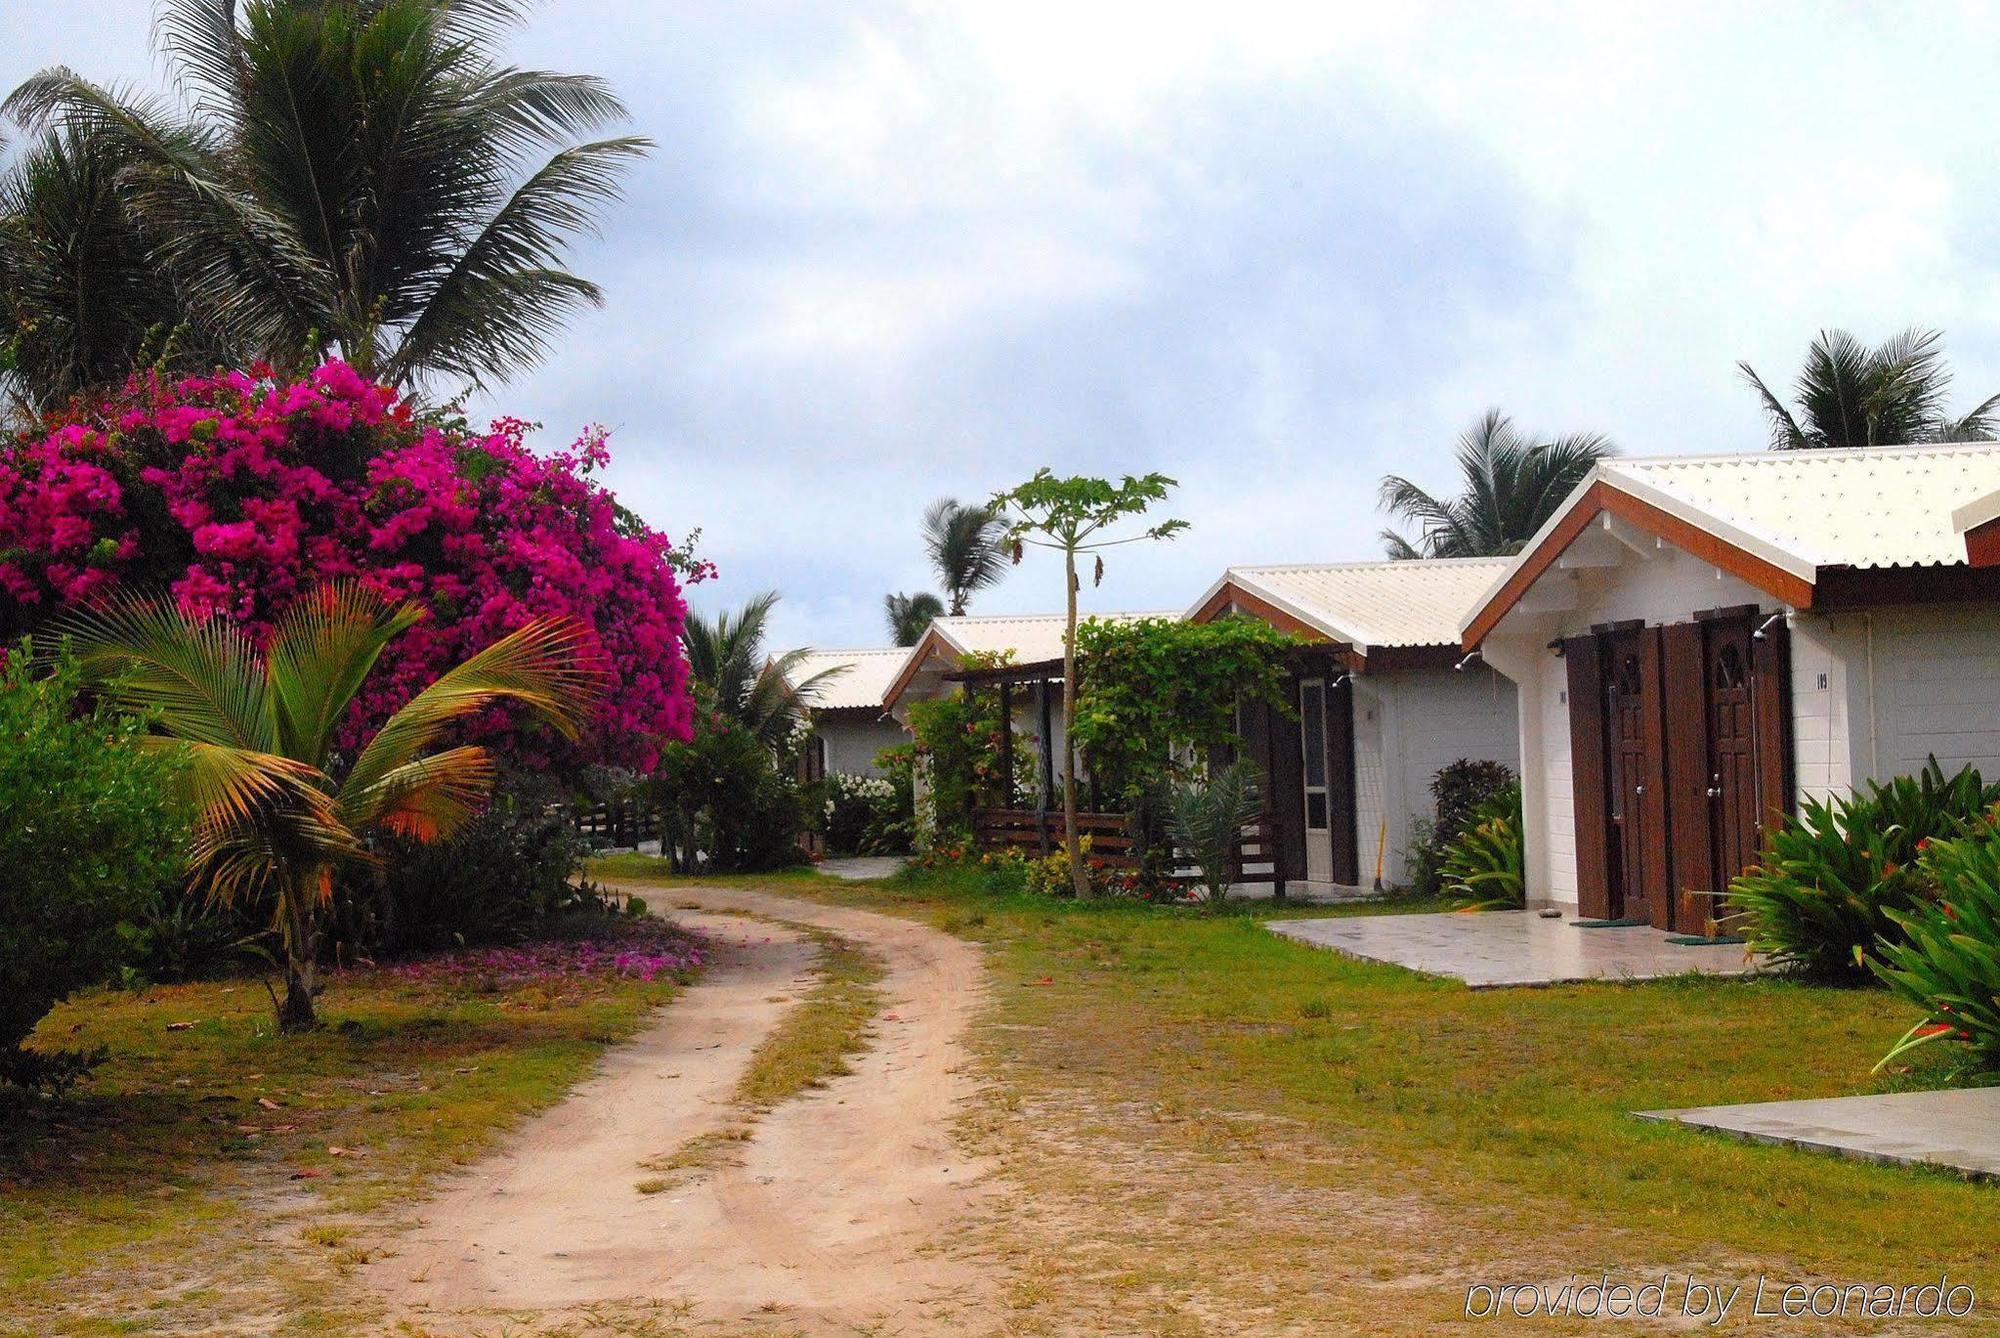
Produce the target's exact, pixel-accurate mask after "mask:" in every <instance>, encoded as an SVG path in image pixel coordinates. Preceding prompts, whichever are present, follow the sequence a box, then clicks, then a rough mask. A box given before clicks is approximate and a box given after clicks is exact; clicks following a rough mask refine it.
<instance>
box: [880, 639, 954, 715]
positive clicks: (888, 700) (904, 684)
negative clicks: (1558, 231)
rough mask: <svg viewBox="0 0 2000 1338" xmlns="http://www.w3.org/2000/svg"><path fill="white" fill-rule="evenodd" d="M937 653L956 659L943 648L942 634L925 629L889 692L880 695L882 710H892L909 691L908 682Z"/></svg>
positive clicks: (948, 650) (890, 686) (947, 649)
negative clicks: (940, 652)
mask: <svg viewBox="0 0 2000 1338" xmlns="http://www.w3.org/2000/svg"><path fill="white" fill-rule="evenodd" d="M939 651H943V652H944V653H945V655H946V656H947V657H950V658H956V657H955V656H952V655H951V651H950V649H949V648H948V647H946V646H945V644H944V634H943V633H942V632H939V631H938V630H937V628H935V627H926V628H925V629H924V634H923V635H922V636H921V637H919V638H917V644H916V645H915V646H914V647H913V648H912V649H911V651H910V657H909V658H908V659H907V660H904V661H903V667H902V669H901V670H900V671H898V672H897V674H896V678H895V681H894V682H892V683H890V684H889V690H888V691H887V692H885V693H883V694H882V709H883V710H885V711H888V710H892V709H894V707H895V705H896V703H897V702H898V701H900V700H901V699H902V696H903V694H904V693H905V692H907V691H908V690H909V687H910V680H911V679H913V678H915V677H916V676H917V674H918V673H919V672H921V671H922V669H923V667H924V666H925V665H926V664H929V663H930V659H931V656H932V655H933V654H936V653H937V652H939Z"/></svg>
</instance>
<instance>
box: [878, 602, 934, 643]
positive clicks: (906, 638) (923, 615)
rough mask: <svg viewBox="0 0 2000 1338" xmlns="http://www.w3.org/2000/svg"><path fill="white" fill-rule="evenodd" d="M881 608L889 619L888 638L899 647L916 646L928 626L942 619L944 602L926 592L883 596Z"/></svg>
mask: <svg viewBox="0 0 2000 1338" xmlns="http://www.w3.org/2000/svg"><path fill="white" fill-rule="evenodd" d="M882 608H883V611H884V612H885V613H886V614H887V615H888V617H889V638H890V640H892V641H894V642H895V643H896V644H897V645H899V646H914V645H916V644H917V643H918V642H919V641H922V640H923V639H924V632H925V631H926V630H927V629H928V628H929V627H930V625H931V624H932V623H933V622H935V621H936V620H937V619H939V618H942V617H944V601H943V600H941V599H939V598H938V597H937V596H936V595H934V594H932V593H931V592H930V591H928V590H919V591H917V593H915V594H914V595H884V596H883V597H882Z"/></svg>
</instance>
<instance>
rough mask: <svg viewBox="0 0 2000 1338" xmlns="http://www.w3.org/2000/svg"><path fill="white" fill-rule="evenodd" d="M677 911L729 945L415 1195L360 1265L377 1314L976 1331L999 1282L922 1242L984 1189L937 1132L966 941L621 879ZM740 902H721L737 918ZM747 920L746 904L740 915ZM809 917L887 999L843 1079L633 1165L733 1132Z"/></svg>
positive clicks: (951, 1115)
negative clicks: (710, 1162)
mask: <svg viewBox="0 0 2000 1338" xmlns="http://www.w3.org/2000/svg"><path fill="white" fill-rule="evenodd" d="M631 890H633V891H640V892H643V894H644V895H645V896H647V897H648V898H649V899H651V900H653V901H654V902H655V904H660V903H662V902H676V901H677V902H682V903H694V904H698V905H699V906H700V907H701V910H700V912H699V913H693V914H681V915H677V917H676V918H679V919H683V920H685V921H686V922H687V923H688V924H689V925H690V926H691V927H693V928H696V929H700V930H702V931H704V932H706V933H708V934H710V935H711V936H712V937H715V938H716V939H718V940H719V941H721V942H722V943H724V944H726V945H728V946H727V947H726V948H725V950H724V951H723V952H722V953H721V954H719V956H718V958H717V960H716V961H715V963H714V964H713V965H712V966H711V967H710V968H709V969H708V971H707V972H706V973H705V975H704V977H703V979H702V980H701V981H700V982H698V983H697V984H695V985H693V986H691V987H689V989H688V990H687V991H686V992H685V993H684V994H683V995H682V996H681V997H679V998H677V999H676V1000H675V1001H674V1002H673V1004H671V1005H670V1006H669V1007H668V1008H667V1009H666V1010H665V1012H664V1013H663V1014H662V1016H661V1017H660V1019H659V1020H658V1021H657V1022H656V1023H654V1024H653V1025H652V1026H651V1027H649V1028H648V1029H647V1030H646V1031H645V1032H644V1033H642V1034H641V1035H640V1036H639V1037H638V1038H636V1039H635V1040H634V1041H633V1042H631V1043H630V1044H627V1045H623V1046H620V1047H617V1048H616V1049H614V1050H613V1051H611V1052H610V1053H609V1055H608V1056H607V1057H606V1061H605V1064H604V1066H603V1068H602V1069H601V1070H600V1072H599V1073H598V1074H597V1075H596V1076H594V1077H592V1078H591V1079H589V1080H588V1081H586V1082H585V1083H583V1084H582V1085H580V1086H579V1087H578V1088H577V1089H576V1090H575V1091H574V1092H573V1093H572V1094H571V1095H570V1096H569V1098H568V1099H567V1100H565V1101H564V1102H563V1103H562V1104H561V1105H559V1106H557V1107H555V1108H554V1109H552V1110H550V1111H549V1112H547V1113H546V1114H544V1115H542V1116H540V1117H538V1118H537V1119H535V1120H534V1121H532V1122H531V1123H530V1124H529V1125H528V1126H527V1127H526V1128H524V1129H523V1130H522V1131H521V1132H520V1133H519V1134H518V1135H516V1136H515V1138H514V1139H512V1140H510V1142H509V1144H508V1145H507V1147H506V1149H505V1150H504V1151H502V1152H501V1153H500V1154H498V1155H496V1156H494V1157H492V1158H490V1159H488V1160H487V1161H486V1162H483V1163H482V1164H481V1165H479V1166H478V1167H476V1168H474V1169H473V1170H472V1171H471V1172H469V1173H468V1174H467V1175H466V1176H465V1177H463V1178H462V1179H461V1180H459V1181H457V1182H456V1183H454V1184H453V1185H451V1186H450V1187H449V1188H448V1189H447V1190H446V1191H445V1193H444V1194H442V1195H441V1196H440V1197H439V1198H437V1199H435V1200H433V1201H432V1202H431V1203H429V1204H428V1205H426V1206H425V1207H424V1208H423V1209H422V1210H421V1216H422V1221H421V1225H420V1226H418V1227H417V1228H416V1229H414V1230H413V1231H411V1232H410V1233H409V1234H408V1235H406V1236H405V1237H403V1238H402V1239H400V1240H397V1241H393V1242H389V1243H388V1244H389V1248H391V1249H394V1250H395V1251H397V1252H396V1253H395V1254H394V1255H392V1256H389V1257H386V1258H382V1259H380V1260H378V1261H377V1262H376V1263H374V1264H371V1265H370V1266H369V1269H368V1276H369V1278H370V1280H371V1281H372V1282H373V1283H374V1285H375V1286H376V1287H378V1288H379V1289H380V1290H381V1291H382V1292H383V1293H384V1295H385V1296H386V1297H387V1298H388V1300H389V1303H390V1316H389V1318H390V1319H391V1320H392V1321H396V1320H408V1321H409V1322H410V1323H412V1324H414V1325H417V1326H420V1327H421V1329H422V1330H423V1331H428V1332H440V1333H441V1332H447V1331H458V1332H480V1331H491V1330H492V1328H493V1326H494V1324H495V1323H497V1322H500V1321H501V1320H502V1317H507V1318H509V1319H514V1318H518V1317H530V1318H547V1319H550V1320H556V1319H558V1318H560V1317H562V1316H563V1315H564V1314H565V1313H570V1314H571V1315H572V1316H573V1312H576V1311H578V1310H580V1309H585V1308H590V1309H593V1310H601V1309H602V1308H603V1307H605V1306H606V1305H610V1306H614V1307H615V1306H618V1305H621V1304H631V1305H635V1306H647V1305H660V1304H664V1305H667V1306H670V1307H672V1308H673V1311H674V1313H676V1314H677V1315H684V1316H686V1318H687V1319H688V1320H690V1321H703V1322H707V1323H711V1324H721V1325H723V1326H725V1327H729V1326H733V1325H735V1324H736V1323H738V1322H748V1323H751V1324H755V1325H757V1326H758V1327H760V1328H762V1329H764V1330H767V1331H768V1330H769V1329H770V1328H771V1327H773V1326H782V1328H783V1329H784V1330H785V1331H787V1332H793V1331H803V1332H809V1333H853V1332H855V1331H857V1330H862V1331H873V1330H875V1329H877V1328H880V1327H884V1326H886V1327H887V1328H888V1329H890V1330H892V1331H896V1332H903V1333H912V1332H917V1333H921V1332H955V1333H965V1332H975V1333H976V1332H980V1331H982V1330H986V1329H990V1328H991V1327H993V1325H992V1321H991V1319H990V1318H989V1317H990V1316H991V1314H992V1306H993V1299H994V1292H995V1288H996V1281H995V1277H994V1274H993V1272H992V1270H991V1269H989V1268H986V1267H982V1266H980V1265H978V1264H977V1263H974V1262H971V1261H967V1260H962V1259H954V1258H950V1257H947V1255H946V1254H945V1253H944V1252H943V1251H942V1250H941V1249H940V1248H939V1247H938V1245H937V1242H938V1241H939V1240H940V1239H942V1238H945V1237H948V1236H950V1235H951V1234H952V1233H953V1229H954V1227H955V1225H956V1224H957V1223H958V1222H959V1221H960V1220H961V1219H962V1217H963V1214H964V1213H965V1211H966V1210H967V1209H968V1208H969V1207H971V1206H972V1205H973V1204H974V1203H975V1202H976V1201H978V1200H980V1199H982V1198H983V1197H984V1196H985V1195H986V1194H987V1193H989V1192H990V1191H989V1189H988V1187H987V1186H985V1185H984V1184H983V1183H982V1182H983V1181H984V1180H985V1178H986V1176H987V1173H988V1172H989V1171H990V1169H991V1167H990V1166H989V1165H988V1164H986V1163H985V1162H981V1161H975V1160H972V1159H969V1158H967V1157H965V1156H962V1155H960V1153H959V1151H958V1150H957V1147H956V1145H955V1142H954V1139H953V1133H952V1130H953V1124H954V1122H955V1121H956V1119H957V1118H958V1116H959V1115H960V1113H961V1112H962V1110H963V1109H964V1106H965V1103H966V1102H967V1101H968V1100H969V1099H970V1098H971V1096H972V1095H973V1091H974V1083H973V1080H972V1079H971V1077H970V1076H969V1075H968V1074H967V1073H966V1071H965V1066H966V1059H967V1056H966V1051H965V1046H964V1036H965V1032H966V1028H967V1025H968V1023H969V1020H970V1016H971V1012H972V1010H973V1008H974V1007H975V1006H976V1004H977V1002H978V998H979V995H980V992H981V991H982V990H983V989H984V983H985V982H984V971H983V967H982V966H981V963H980V955H979V951H978V949H977V948H976V947H974V946H973V945H971V944H968V943H964V942H961V941H959V940H957V939H954V938H952V937H950V936H949V935H946V934H943V933H940V932H939V931H937V930H934V929H931V928H928V927H927V926H923V925H918V924H914V923H911V922H908V921H903V920H898V919H894V918H891V917H888V916H883V915H877V914H874V913H872V912H868V911H860V910H851V909H846V908H840V907H831V906H820V905H815V904H813V903H809V902H803V901H797V900H794V899H791V898H787V897H782V896H777V895H774V894H771V893H765V892H759V891H754V890H750V889H736V888H727V889H724V888H706V887H693V888H662V887H660V886H658V885H650V884H649V885H645V886H643V887H634V888H632V889H631ZM732 912H736V913H738V914H732ZM743 912H747V913H749V914H751V915H754V916H757V917H760V918H759V919H756V920H750V919H744V918H741V916H740V913H743ZM772 921H779V922H788V923H790V924H794V925H805V926H810V927H812V928H815V929H821V930H826V931H828V932H831V933H833V934H836V935H838V936H840V937H841V938H844V939H847V940H848V941H850V942H852V943H854V944H856V945H857V946H859V947H861V948H863V949H865V950H867V951H868V952H869V953H871V954H872V955H873V956H874V957H876V958H877V959H878V960H879V961H880V962H881V964H882V967H883V970H884V975H883V979H882V981H881V984H880V990H881V993H882V996H883V1000H884V1004H883V1011H882V1013H881V1014H880V1015H879V1017H878V1019H877V1022H876V1025H875V1028H874V1032H873V1034H872V1035H871V1038H870V1040H869V1044H868V1046H867V1048H866V1049H865V1050H864V1051H863V1052H862V1053H860V1054H858V1055H856V1056H854V1057H852V1059H851V1060H850V1066H851V1072H849V1073H847V1074H844V1075H842V1076H839V1077H836V1078H833V1079H830V1080H829V1081H828V1082H827V1083H826V1084H825V1085H824V1086H823V1087H821V1088H819V1089H817V1090H814V1091H811V1092H808V1093H806V1094H804V1095H802V1096H800V1097H797V1098H794V1099H792V1100H790V1101H787V1102H784V1103H783V1104H781V1105H779V1106H778V1107H776V1108H775V1109H773V1110H770V1111H768V1112H765V1113H763V1114H761V1115H759V1116H757V1117H755V1123H754V1125H752V1126H751V1135H750V1137H749V1138H748V1139H747V1141H743V1142H740V1143H731V1144H729V1151H730V1153H731V1154H732V1155H731V1156H730V1157H729V1158H728V1159H727V1160H726V1161H725V1162H724V1163H723V1164H720V1165H714V1166H710V1167H708V1168H707V1169H705V1170H701V1171H698V1172H695V1173H693V1174H692V1175H691V1176H690V1175H689V1174H688V1173H686V1172H682V1173H679V1175H678V1176H677V1177H673V1178H670V1182H669V1187H668V1188H666V1189H664V1190H661V1191H659V1192H656V1193H651V1194H645V1193H641V1192H640V1191H639V1190H638V1189H637V1188H636V1186H637V1185H638V1184H639V1183H641V1182H644V1181H646V1180H647V1179H649V1178H653V1177H657V1176H658V1175H659V1173H658V1172H657V1171H654V1170H650V1169H648V1167H647V1163H648V1162H655V1163H657V1162H658V1160H659V1159H661V1158H663V1157H668V1156H671V1154H673V1153H674V1152H675V1151H677V1150H678V1149H681V1148H683V1147H685V1146H687V1145H688V1144H689V1143H691V1142H694V1141H695V1140H697V1139H701V1138H702V1137H703V1136H704V1135H711V1134H716V1133H719V1132H721V1131H724V1130H726V1129H730V1128H733V1127H736V1126H738V1125H740V1124H741V1123H743V1122H744V1120H745V1116H744V1113H743V1112H742V1111H741V1109H740V1108H739V1107H738V1106H737V1105H736V1104H735V1102H734V1100H733V1094H734V1091H735V1087H736V1084H737V1082H738V1081H739V1080H740V1078H741V1077H742V1074H743V1072H744V1071H745V1069H746V1068H747V1066H748V1065H749V1062H750V1058H751V1055H752V1053H753V1052H754V1051H755V1049H756V1047H757V1045H758V1044H759V1042H761V1041H762V1040H763V1039H764V1037H765V1036H767V1035H769V1034H770V1032H771V1030H772V1029H773V1028H774V1027H776V1026H777V1025H778V1023H779V1022H780V1020H781V1019H782V1018H783V1016H784V1014H785V1012H786V1011H787V1010H788V1009H790V1008H791V1007H793V1006H795V1005H796V1004H797V1002H798V1001H799V999H800V998H801V996H803V995H804V994H805V993H806V992H807V991H808V990H809V989H810V987H811V985H812V982H813V970H812V965H813V959H814V949H813V945H812V943H811V942H810V941H809V940H808V939H807V938H806V937H805V936H804V935H802V934H800V933H798V932H797V931H795V930H791V929H787V928H786V927H785V924H784V923H775V924H774V923H771V922H772Z"/></svg>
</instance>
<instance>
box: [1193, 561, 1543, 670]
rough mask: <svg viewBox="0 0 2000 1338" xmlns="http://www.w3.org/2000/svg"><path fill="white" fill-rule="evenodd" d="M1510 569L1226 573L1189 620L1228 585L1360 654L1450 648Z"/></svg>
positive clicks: (1438, 566) (1410, 564)
mask: <svg viewBox="0 0 2000 1338" xmlns="http://www.w3.org/2000/svg"><path fill="white" fill-rule="evenodd" d="M1511 564H1512V559H1511V558H1427V559H1423V560H1412V561H1407V562H1330V563H1302V564H1299V565H1296V566H1283V567H1231V568H1230V569H1229V570H1227V571H1225V572H1224V573H1223V574H1222V576H1221V579H1219V580H1217V581H1216V583H1215V584H1214V585H1212V586H1210V587H1209V588H1208V591H1207V593H1205V594H1204V595H1202V597H1201V598H1200V599H1199V600H1197V601H1195V604H1194V607H1193V609H1190V610H1189V616H1192V615H1193V613H1194V612H1195V611H1196V610H1199V609H1201V608H1202V607H1204V606H1205V605H1206V604H1208V602H1209V601H1210V600H1212V599H1214V598H1215V596H1216V595H1217V594H1218V593H1219V592H1220V591H1221V590H1222V589H1223V588H1224V587H1225V586H1227V585H1231V584H1234V585H1236V586H1237V587H1239V588H1241V589H1243V590H1246V591H1248V592H1249V593H1251V594H1253V595H1256V596H1257V597H1258V598H1260V599H1263V600H1266V601H1268V602H1269V603H1272V604H1275V605H1276V606H1277V607H1279V608H1281V609H1283V610H1284V611H1285V612H1287V613H1289V614H1291V615H1292V616H1293V617H1294V618H1297V619H1298V620H1299V621H1300V622H1303V623H1305V624H1306V625H1307V626H1309V627H1312V628H1315V629H1317V630H1318V631H1320V632H1322V633H1324V634H1325V635H1326V636H1328V637H1329V638H1331V639H1332V640H1334V641H1340V642H1344V643H1346V644H1348V645H1351V646H1353V647H1354V648H1355V649H1356V650H1358V651H1360V652H1361V653H1362V654H1364V655H1365V654H1367V652H1368V650H1369V649H1370V648H1371V647H1375V646H1453V645H1457V644H1458V627H1459V622H1460V620H1461V619H1463V618H1464V617H1465V616H1466V614H1467V613H1468V611H1470V609H1471V608H1472V606H1473V604H1474V602H1475V601H1476V600H1478V599H1479V597H1480V596H1481V595H1483V594H1485V593H1486V591H1487V589H1488V588H1489V587H1490V586H1491V585H1492V584H1493V582H1494V580H1495V579H1496V578H1497V577H1498V576H1499V575H1500V573H1501V572H1503V571H1505V570H1507V568H1508V567H1509V566H1510V565H1511Z"/></svg>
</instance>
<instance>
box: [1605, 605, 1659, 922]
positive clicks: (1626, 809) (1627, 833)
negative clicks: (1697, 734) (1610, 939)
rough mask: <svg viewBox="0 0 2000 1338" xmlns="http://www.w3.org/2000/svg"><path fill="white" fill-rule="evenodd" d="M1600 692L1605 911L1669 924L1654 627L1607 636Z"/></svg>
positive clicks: (1657, 649) (1655, 631)
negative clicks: (1607, 878)
mask: <svg viewBox="0 0 2000 1338" xmlns="http://www.w3.org/2000/svg"><path fill="white" fill-rule="evenodd" d="M1603 692H1604V714H1603V719H1604V728H1605V747H1606V756H1605V765H1604V774H1605V802H1604V809H1605V817H1606V820H1607V823H1608V825H1609V832H1608V840H1607V846H1608V847H1609V854H1610V860H1609V864H1610V874H1611V894H1612V900H1613V901H1614V903H1615V904H1614V906H1613V908H1612V913H1613V914H1614V915H1617V916H1620V917H1623V918H1628V919H1634V920H1644V921H1647V922H1648V923H1650V924H1654V925H1657V926H1658V927H1659V928H1661V929H1666V928H1670V927H1671V926H1672V923H1673V908H1672V906H1671V904H1670V903H1671V900H1672V899H1671V898H1670V897H1669V895H1668V871H1669V867H1670V865H1669V861H1668V855H1667V822H1666V816H1667V814H1666V750H1665V734H1664V730H1663V728H1662V723H1661V715H1660V711H1661V676H1660V635H1659V629H1657V628H1648V627H1636V628H1629V629H1624V630H1620V631H1617V632H1614V633H1611V634H1609V635H1607V637H1606V644H1605V648H1604V683H1603Z"/></svg>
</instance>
